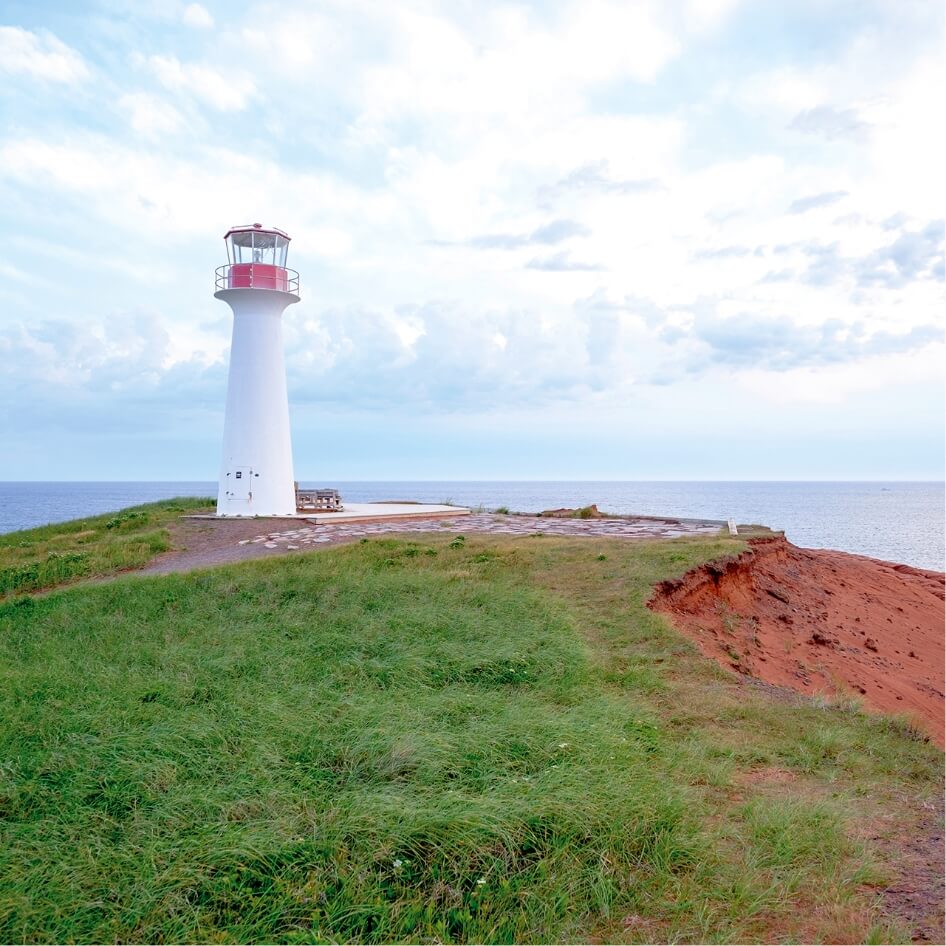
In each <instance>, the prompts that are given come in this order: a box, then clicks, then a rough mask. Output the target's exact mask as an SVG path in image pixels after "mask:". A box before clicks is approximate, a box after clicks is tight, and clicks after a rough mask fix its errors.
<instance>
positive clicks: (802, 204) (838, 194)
mask: <svg viewBox="0 0 946 946" xmlns="http://www.w3.org/2000/svg"><path fill="white" fill-rule="evenodd" d="M844 197H847V191H826V192H825V193H823V194H812V195H811V196H810V197H799V198H798V200H793V201H792V202H791V204H790V205H789V208H788V212H789V213H791V214H803V213H806V212H807V211H809V210H814V209H815V208H817V207H828V206H830V205H831V204H836V203H837V202H838V201H839V200H841V199H842V198H844Z"/></svg>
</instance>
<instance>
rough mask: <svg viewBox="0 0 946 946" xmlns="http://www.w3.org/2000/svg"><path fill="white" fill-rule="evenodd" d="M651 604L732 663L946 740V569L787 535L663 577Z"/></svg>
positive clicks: (704, 646)
mask: <svg viewBox="0 0 946 946" xmlns="http://www.w3.org/2000/svg"><path fill="white" fill-rule="evenodd" d="M649 606H650V607H651V608H653V609H654V610H655V611H660V612H663V613H666V614H668V615H670V617H671V618H672V619H673V622H674V624H675V625H676V626H677V627H678V628H679V629H680V630H681V631H682V632H683V633H685V634H686V635H687V636H688V637H690V638H691V639H692V640H694V641H695V642H696V643H697V645H698V646H699V647H700V649H701V650H702V651H703V653H704V654H706V655H707V656H710V657H713V658H714V659H715V660H717V661H719V662H720V663H721V664H723V665H724V666H726V667H729V668H730V669H732V670H735V671H737V672H739V673H744V674H749V675H751V676H753V677H756V678H758V679H760V680H764V681H766V682H767V683H774V684H777V685H779V686H788V687H792V688H794V689H796V690H799V691H801V692H803V693H808V694H815V693H820V694H826V695H829V696H832V697H844V696H855V697H858V698H860V699H862V700H863V702H864V703H865V705H866V706H867V707H868V708H870V707H873V708H875V709H878V710H882V711H884V712H888V713H901V714H905V715H907V716H909V717H910V718H911V719H913V720H914V721H915V723H916V725H917V726H918V727H919V728H921V729H922V730H923V731H924V732H926V733H928V734H929V735H930V736H931V737H932V738H933V739H934V740H935V741H936V742H937V743H938V744H939V745H940V746H942V745H943V744H944V731H943V730H944V725H943V711H944V701H943V660H944V611H943V607H944V576H943V575H942V574H941V573H939V572H931V571H924V570H922V569H918V568H911V567H910V566H908V565H895V564H893V563H890V562H881V561H877V560H876V559H871V558H864V557H863V556H859V555H848V554H846V553H843V552H832V551H821V550H814V549H801V548H797V547H796V546H794V545H792V544H791V543H790V542H788V541H787V540H786V539H785V538H783V537H781V536H777V537H773V538H763V539H753V540H751V542H750V547H749V549H748V550H747V551H745V552H743V553H742V554H741V555H739V556H737V557H735V558H732V559H728V560H724V561H720V562H712V563H710V564H708V565H704V566H701V567H700V568H697V569H694V570H693V571H691V572H688V573H687V574H686V575H684V576H683V577H682V578H680V579H677V580H673V581H665V582H661V583H660V584H659V585H658V586H657V587H656V588H655V590H654V595H653V597H652V598H651V600H650V602H649Z"/></svg>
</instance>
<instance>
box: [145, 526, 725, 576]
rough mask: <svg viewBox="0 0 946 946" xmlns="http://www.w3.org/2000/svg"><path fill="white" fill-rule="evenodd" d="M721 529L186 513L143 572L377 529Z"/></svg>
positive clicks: (618, 532)
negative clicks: (323, 520) (168, 544)
mask: <svg viewBox="0 0 946 946" xmlns="http://www.w3.org/2000/svg"><path fill="white" fill-rule="evenodd" d="M719 529H720V527H719V525H718V524H717V523H704V522H693V521H680V520H677V519H644V518H641V519H630V518H629V519H551V518H548V519H547V518H542V517H539V516H503V515H496V514H494V513H475V514H473V515H469V516H457V517H456V518H455V519H411V520H401V521H399V520H397V519H392V520H389V521H387V522H364V523H347V524H346V523H344V522H339V523H333V524H330V525H315V524H312V523H308V522H307V521H305V520H302V521H299V520H291V521H290V522H287V520H285V519H248V520H239V519H218V520H207V519H203V520H199V519H182V520H181V521H180V522H179V523H177V524H176V525H175V527H174V528H173V529H172V530H171V531H172V540H173V544H174V546H175V550H174V551H171V552H165V553H164V554H163V555H159V556H158V557H157V558H156V559H155V560H154V561H152V562H151V563H150V564H149V565H147V566H146V567H145V568H143V569H141V571H140V572H139V574H144V575H161V574H167V573H169V572H186V571H190V570H191V569H194V568H208V567H211V566H214V565H226V564H230V563H232V562H242V561H246V560H247V559H252V558H263V557H266V556H269V555H279V554H285V553H287V552H295V551H300V550H303V549H312V548H318V547H320V546H323V545H334V544H337V543H339V542H351V541H352V540H353V539H360V538H369V537H371V536H376V535H393V534H401V535H404V534H410V533H424V532H427V533H429V532H452V533H456V534H466V533H470V534H472V533H480V534H492V535H521V536H526V535H560V536H592V537H602V536H605V537H610V538H620V539H673V538H677V537H679V536H683V535H716V534H717V533H718V532H719Z"/></svg>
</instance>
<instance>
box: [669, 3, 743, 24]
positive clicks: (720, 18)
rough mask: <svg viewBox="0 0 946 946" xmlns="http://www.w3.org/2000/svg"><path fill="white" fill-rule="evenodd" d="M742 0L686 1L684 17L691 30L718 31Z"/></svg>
mask: <svg viewBox="0 0 946 946" xmlns="http://www.w3.org/2000/svg"><path fill="white" fill-rule="evenodd" d="M740 2H741V0H686V3H685V5H684V8H683V11H684V17H685V20H686V24H687V26H688V27H690V28H691V29H696V30H710V29H718V28H719V27H720V26H721V25H722V23H723V22H724V21H725V20H726V18H727V17H729V16H731V15H732V13H733V11H734V10H735V9H736V7H738V6H739V4H740Z"/></svg>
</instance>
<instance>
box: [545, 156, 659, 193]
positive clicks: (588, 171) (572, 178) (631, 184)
mask: <svg viewBox="0 0 946 946" xmlns="http://www.w3.org/2000/svg"><path fill="white" fill-rule="evenodd" d="M661 187H662V185H661V183H660V181H659V180H658V179H657V178H655V177H643V178H627V179H620V178H614V177H612V176H611V173H610V165H609V163H608V162H607V161H605V160H601V161H592V162H590V163H589V164H583V165H582V166H581V167H578V168H575V169H574V170H573V171H570V172H569V173H568V174H566V175H565V176H564V177H562V178H560V179H559V180H558V181H556V182H555V183H554V184H551V185H549V186H546V187H542V188H540V189H539V193H538V196H539V200H540V201H541V202H543V203H545V202H548V201H549V200H552V199H554V198H556V197H561V196H563V195H565V194H571V193H576V192H578V193H582V192H585V193H588V192H596V191H597V192H600V193H605V194H642V193H647V192H649V191H655V190H659V189H660V188H661Z"/></svg>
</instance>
